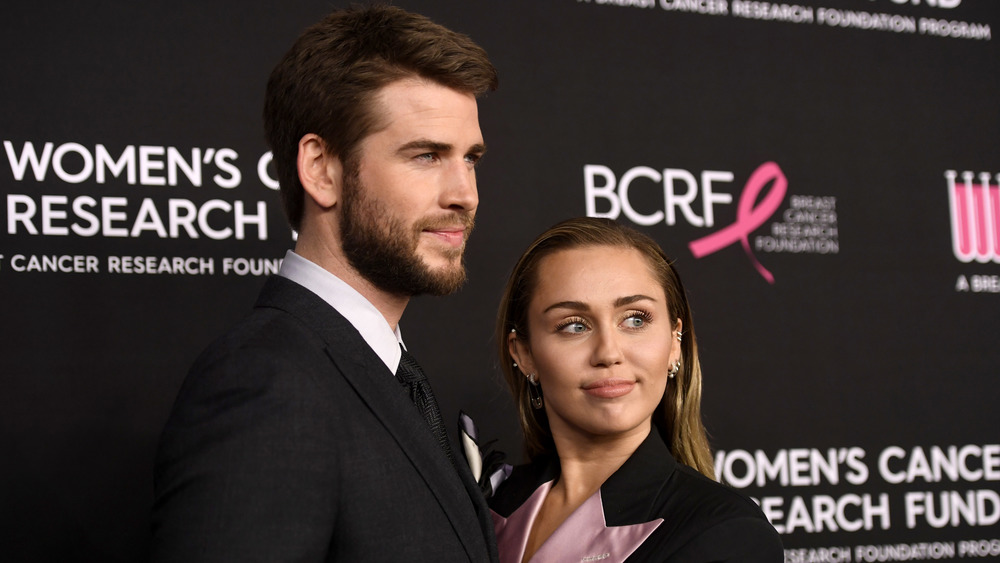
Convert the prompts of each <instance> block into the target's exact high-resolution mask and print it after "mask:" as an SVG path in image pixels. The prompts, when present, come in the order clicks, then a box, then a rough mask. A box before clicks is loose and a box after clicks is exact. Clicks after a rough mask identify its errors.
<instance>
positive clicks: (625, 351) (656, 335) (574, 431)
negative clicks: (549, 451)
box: [509, 246, 682, 444]
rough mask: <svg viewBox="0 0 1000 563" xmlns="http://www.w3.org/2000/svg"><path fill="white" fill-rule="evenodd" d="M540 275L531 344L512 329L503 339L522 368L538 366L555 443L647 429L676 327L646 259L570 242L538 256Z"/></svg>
mask: <svg viewBox="0 0 1000 563" xmlns="http://www.w3.org/2000/svg"><path fill="white" fill-rule="evenodd" d="M537 275H538V283H537V286H536V288H535V294H534V296H533V297H532V299H531V302H530V303H529V305H528V334H529V335H530V339H529V342H528V345H527V346H525V343H524V340H523V339H518V338H516V337H514V336H513V335H512V337H511V339H510V341H509V343H510V346H511V354H512V355H513V356H514V359H515V361H516V362H517V363H518V365H519V366H520V368H521V370H522V371H523V372H524V373H526V374H531V373H535V374H537V376H538V381H539V384H540V385H541V387H542V394H543V396H544V401H545V403H544V405H545V406H544V408H545V411H546V414H547V415H548V419H549V425H550V428H551V431H552V435H553V437H554V438H555V439H556V443H557V444H559V443H560V441H563V440H571V441H573V442H575V443H584V442H586V441H590V440H593V439H594V438H595V437H599V436H600V437H614V436H616V435H626V434H628V435H631V434H636V435H638V434H641V435H642V436H645V435H646V434H647V433H648V432H649V428H650V420H651V417H652V414H653V411H654V410H655V409H656V408H657V405H658V404H659V403H660V400H661V398H662V397H663V394H664V390H665V388H666V384H667V372H668V371H669V370H670V366H671V364H672V363H673V362H674V361H675V360H677V359H678V358H679V357H680V346H679V343H678V342H677V340H676V335H675V334H674V331H676V330H682V327H681V326H680V321H679V320H677V321H674V319H671V318H670V314H669V312H668V309H667V302H666V295H665V294H664V291H663V288H662V287H661V286H660V284H659V282H658V281H657V280H656V278H654V277H653V273H652V271H651V269H650V266H649V264H648V262H647V261H646V259H645V258H644V257H643V256H642V254H640V253H639V251H637V250H633V249H625V248H621V247H611V246H591V247H583V248H575V249H570V250H563V251H559V252H556V253H554V254H551V255H549V256H547V257H545V258H543V259H542V260H541V261H540V262H539V265H538V272H537ZM672 321H673V322H672ZM675 323H676V326H675Z"/></svg>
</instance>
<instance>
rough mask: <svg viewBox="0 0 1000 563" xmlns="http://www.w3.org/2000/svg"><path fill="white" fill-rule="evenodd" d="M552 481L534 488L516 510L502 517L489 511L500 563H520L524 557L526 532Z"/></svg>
mask: <svg viewBox="0 0 1000 563" xmlns="http://www.w3.org/2000/svg"><path fill="white" fill-rule="evenodd" d="M551 487H552V481H549V482H548V483H545V484H543V485H542V486H540V487H538V488H537V489H535V492H534V493H532V494H531V496H530V497H529V498H528V500H526V501H524V504H522V505H521V506H520V507H519V508H518V509H517V510H515V511H514V512H513V514H511V515H510V517H509V518H504V517H503V516H500V515H499V514H497V513H496V512H493V511H490V514H492V516H493V529H494V531H496V535H497V551H499V552H500V563H521V558H523V557H524V548H525V546H526V545H527V544H528V532H529V531H530V530H531V525H532V524H533V523H534V522H535V516H537V515H538V511H539V510H540V509H541V508H542V501H544V500H545V497H546V495H548V494H549V489H550V488H551Z"/></svg>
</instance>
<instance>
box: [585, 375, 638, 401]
mask: <svg viewBox="0 0 1000 563" xmlns="http://www.w3.org/2000/svg"><path fill="white" fill-rule="evenodd" d="M633 388H635V381H633V380H631V379H620V378H608V379H602V380H600V381H594V382H592V383H588V384H586V385H584V386H583V390H584V392H586V393H587V394H588V395H591V396H594V397H599V398H601V399H614V398H615V397H622V396H624V395H628V394H629V393H631V392H632V389H633Z"/></svg>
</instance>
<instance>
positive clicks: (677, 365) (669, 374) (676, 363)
mask: <svg viewBox="0 0 1000 563" xmlns="http://www.w3.org/2000/svg"><path fill="white" fill-rule="evenodd" d="M680 371H681V361H680V360H674V365H672V366H670V371H668V372H667V377H668V378H669V379H673V378H674V377H675V376H676V375H677V374H678V373H679V372H680Z"/></svg>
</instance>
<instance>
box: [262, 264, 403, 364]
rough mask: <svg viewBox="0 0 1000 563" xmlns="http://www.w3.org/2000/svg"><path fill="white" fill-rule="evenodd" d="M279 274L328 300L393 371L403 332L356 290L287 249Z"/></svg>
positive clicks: (398, 354) (397, 358) (396, 362)
mask: <svg viewBox="0 0 1000 563" xmlns="http://www.w3.org/2000/svg"><path fill="white" fill-rule="evenodd" d="M278 275H279V276H282V277H285V278H288V279H290V280H292V281H294V282H296V283H298V284H299V285H301V286H303V287H305V288H306V289H308V290H309V291H312V292H313V293H315V294H316V295H318V296H319V297H320V299H322V300H323V301H326V302H327V303H329V304H330V306H331V307H333V308H334V309H336V310H337V312H338V313H340V314H341V315H343V316H344V318H345V319H347V322H349V323H351V325H353V326H354V328H356V329H357V330H358V332H359V333H361V337H362V338H363V339H364V340H365V342H366V343H367V344H368V346H370V347H371V349H372V350H373V351H374V352H375V354H376V355H378V357H379V358H380V359H381V360H382V362H383V363H385V366H386V367H387V368H389V371H390V372H392V373H396V369H397V368H398V367H399V358H400V356H401V355H402V352H401V351H400V348H399V347H400V346H401V345H403V336H402V332H401V331H400V329H399V325H398V324H397V325H396V330H393V329H392V328H391V327H390V326H389V323H388V322H387V321H386V320H385V317H384V316H382V313H380V312H379V310H378V309H376V308H375V306H374V305H372V304H371V302H370V301H368V300H367V299H365V298H364V297H363V296H362V295H361V294H360V293H358V291H357V290H355V289H354V288H353V287H351V286H350V285H348V284H347V282H345V281H343V280H341V279H340V278H338V277H337V276H335V275H333V274H332V273H330V272H329V271H328V270H325V269H324V268H323V267H322V266H319V265H318V264H316V263H315V262H312V261H310V260H309V259H307V258H303V257H302V256H299V255H298V254H296V253H295V252H293V251H291V250H289V251H288V252H286V253H285V259H284V260H283V261H282V262H281V269H280V270H279V271H278Z"/></svg>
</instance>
